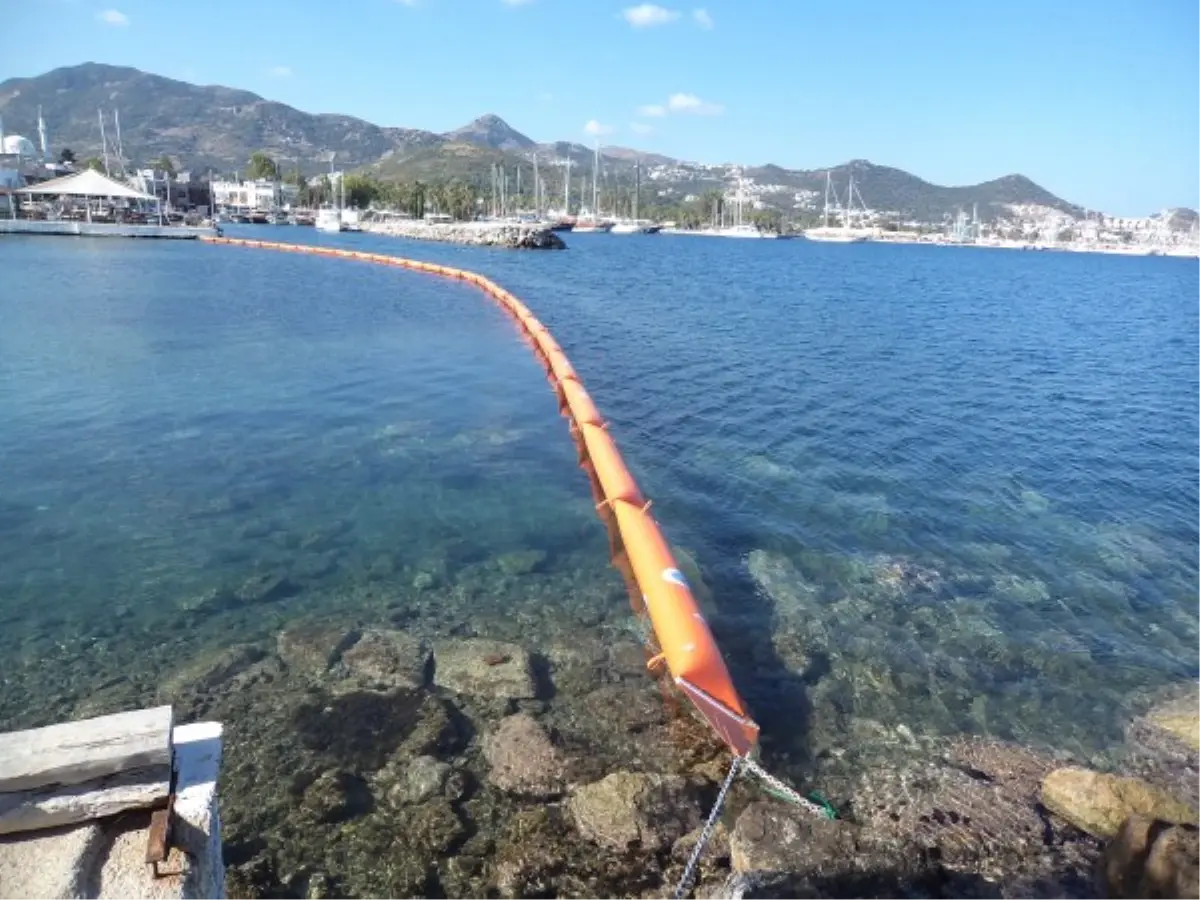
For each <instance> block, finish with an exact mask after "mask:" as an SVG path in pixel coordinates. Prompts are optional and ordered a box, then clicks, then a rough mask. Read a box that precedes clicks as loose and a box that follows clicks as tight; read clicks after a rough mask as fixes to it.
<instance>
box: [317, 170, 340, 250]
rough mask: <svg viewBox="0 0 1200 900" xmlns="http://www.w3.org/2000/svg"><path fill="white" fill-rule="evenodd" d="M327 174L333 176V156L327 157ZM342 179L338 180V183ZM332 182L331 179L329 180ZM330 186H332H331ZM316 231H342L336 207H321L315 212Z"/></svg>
mask: <svg viewBox="0 0 1200 900" xmlns="http://www.w3.org/2000/svg"><path fill="white" fill-rule="evenodd" d="M329 174H330V176H332V175H333V156H332V155H331V156H330V157H329ZM341 180H342V179H340V178H339V179H338V181H339V182H340V181H341ZM330 181H331V182H332V177H331V178H330ZM331 186H332V185H331ZM316 225H317V231H341V230H342V211H341V210H340V209H338V205H337V204H335V205H333V206H329V205H328V204H327V205H325V206H322V207H321V208H320V209H318V210H317V222H316Z"/></svg>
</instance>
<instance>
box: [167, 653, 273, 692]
mask: <svg viewBox="0 0 1200 900" xmlns="http://www.w3.org/2000/svg"><path fill="white" fill-rule="evenodd" d="M264 656H266V654H265V653H264V652H263V651H262V649H261V648H259V647H255V646H253V645H251V644H239V645H238V646H235V647H228V648H221V649H212V650H209V651H207V652H204V653H201V654H200V655H199V656H197V657H195V658H194V659H192V660H190V661H189V662H188V663H187V664H186V665H185V666H184V667H183V668H182V669H179V670H178V671H177V672H175V673H174V674H173V675H170V676H168V677H167V678H166V679H165V680H164V681H163V682H162V684H161V685H160V686H159V690H158V696H159V698H160V699H163V700H170V699H172V698H176V697H179V696H180V695H181V694H183V693H185V692H189V691H191V692H195V693H207V692H209V691H213V690H215V689H216V688H218V687H220V686H221V685H223V684H224V683H225V682H227V681H229V680H230V679H231V678H233V677H234V676H235V675H238V674H240V673H242V672H244V671H246V669H248V668H250V667H251V666H252V665H254V664H255V663H256V662H258V661H259V660H260V659H262V658H263V657H264Z"/></svg>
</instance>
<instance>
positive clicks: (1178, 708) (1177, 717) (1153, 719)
mask: <svg viewBox="0 0 1200 900" xmlns="http://www.w3.org/2000/svg"><path fill="white" fill-rule="evenodd" d="M1198 693H1200V692H1198V691H1197V686H1196V685H1192V686H1191V690H1190V691H1188V692H1187V693H1185V694H1184V695H1183V696H1180V697H1177V698H1175V699H1174V700H1168V701H1166V702H1164V703H1160V704H1158V705H1157V706H1155V707H1154V708H1153V709H1151V710H1150V711H1149V712H1148V713H1146V717H1145V718H1146V722H1147V724H1149V725H1151V726H1153V727H1155V728H1157V729H1158V730H1160V731H1162V732H1165V733H1166V734H1168V735H1170V736H1172V737H1174V738H1175V739H1177V740H1178V741H1179V743H1181V744H1183V745H1184V746H1186V747H1188V748H1190V749H1191V750H1192V751H1198V750H1200V696H1197V695H1198Z"/></svg>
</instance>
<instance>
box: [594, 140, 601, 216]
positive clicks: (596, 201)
mask: <svg viewBox="0 0 1200 900" xmlns="http://www.w3.org/2000/svg"><path fill="white" fill-rule="evenodd" d="M599 178H600V139H599V138H596V158H595V161H594V162H593V163H592V218H598V217H599V215H600V181H599Z"/></svg>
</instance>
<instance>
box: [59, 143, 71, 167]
mask: <svg viewBox="0 0 1200 900" xmlns="http://www.w3.org/2000/svg"><path fill="white" fill-rule="evenodd" d="M58 161H59V162H60V163H62V164H63V165H70V164H73V163H74V162H75V151H74V150H72V149H71V148H70V147H63V148H62V152H61V153H59V154H58Z"/></svg>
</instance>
